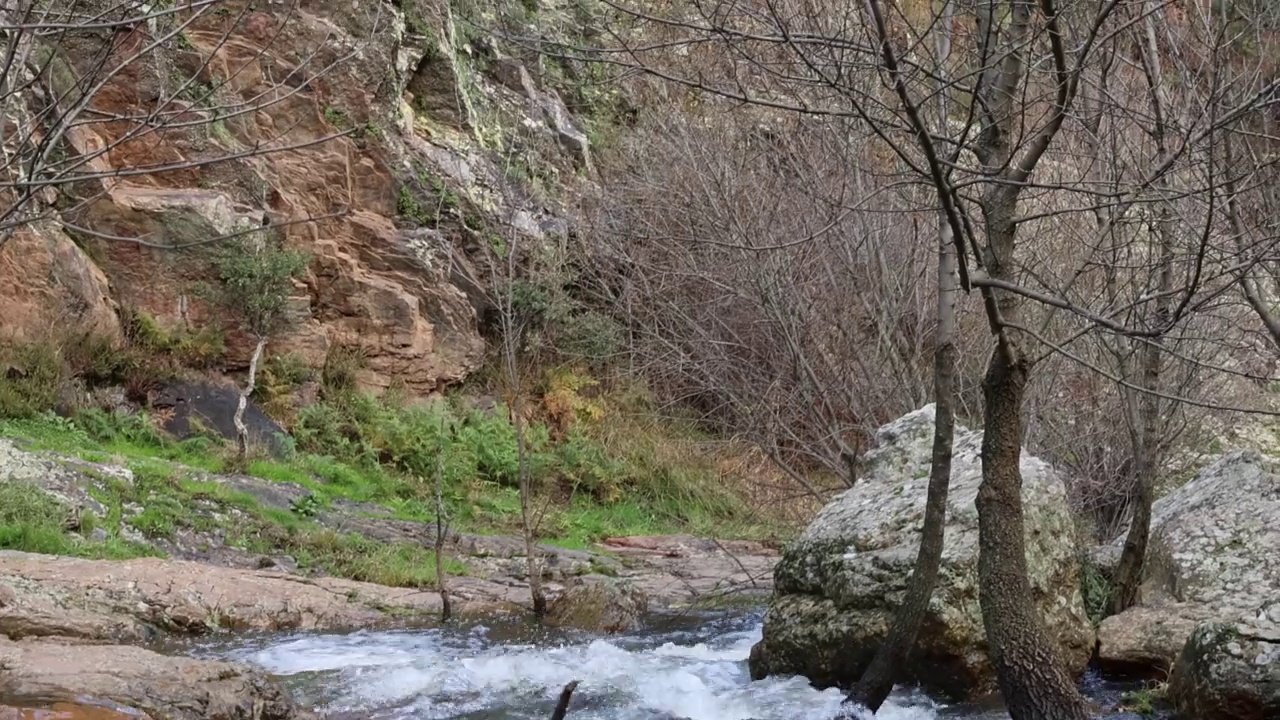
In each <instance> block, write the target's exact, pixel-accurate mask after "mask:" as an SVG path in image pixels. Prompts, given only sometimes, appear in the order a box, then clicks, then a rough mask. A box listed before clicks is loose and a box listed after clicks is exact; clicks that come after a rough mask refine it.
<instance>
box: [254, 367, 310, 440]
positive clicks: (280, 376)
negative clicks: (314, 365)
mask: <svg viewBox="0 0 1280 720" xmlns="http://www.w3.org/2000/svg"><path fill="white" fill-rule="evenodd" d="M311 377H312V374H311V368H310V367H308V366H307V363H306V361H305V360H303V359H302V358H301V357H298V356H297V355H291V354H286V355H270V356H268V357H267V359H266V361H265V362H263V363H262V367H261V368H260V369H259V371H258V382H257V384H256V385H255V386H254V388H253V401H254V402H255V403H257V404H258V407H260V408H262V411H263V412H265V413H266V414H267V415H269V416H270V417H271V418H272V419H274V420H276V421H277V422H281V423H282V424H283V425H284V426H285V427H289V426H290V425H291V424H292V423H293V420H294V416H295V408H294V405H293V400H292V394H293V393H294V391H296V390H297V389H298V388H299V387H300V386H301V385H302V384H303V383H305V382H308V381H309V380H311Z"/></svg>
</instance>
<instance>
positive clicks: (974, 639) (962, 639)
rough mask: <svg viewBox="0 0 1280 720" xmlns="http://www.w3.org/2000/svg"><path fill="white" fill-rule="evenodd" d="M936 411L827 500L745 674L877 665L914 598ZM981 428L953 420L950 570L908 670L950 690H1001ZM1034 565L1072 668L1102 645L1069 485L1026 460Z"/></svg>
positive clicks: (835, 677) (889, 440)
mask: <svg viewBox="0 0 1280 720" xmlns="http://www.w3.org/2000/svg"><path fill="white" fill-rule="evenodd" d="M933 418H934V409H933V406H932V405H929V406H926V407H924V408H922V409H920V410H917V411H915V412H913V413H911V414H909V415H906V416H904V417H902V418H900V419H899V420H896V421H894V422H892V423H890V424H888V425H885V426H884V427H882V428H880V430H879V431H878V432H877V449H875V450H874V451H872V452H870V453H868V454H867V457H866V465H867V469H866V472H865V473H864V476H863V477H861V478H859V480H858V483H857V485H856V486H855V487H853V488H852V489H850V490H847V491H845V492H844V493H842V494H841V495H839V496H837V497H836V498H835V499H834V500H832V501H831V502H830V503H829V504H828V505H827V506H826V507H825V508H823V509H822V511H821V512H820V513H819V514H818V516H817V517H816V518H815V519H814V520H813V522H812V523H811V524H810V525H809V527H808V528H807V529H806V530H805V532H804V533H803V534H802V535H801V536H800V538H798V539H797V540H796V541H795V542H794V543H792V544H791V545H790V546H789V547H788V548H787V549H786V551H785V552H784V553H783V556H782V560H781V561H780V562H779V563H778V566H777V568H776V569H775V571H774V594H773V597H772V599H771V601H770V605H769V610H768V612H767V613H766V615H765V621H764V637H763V639H762V640H761V641H760V643H759V644H757V645H756V647H755V648H753V649H752V653H751V658H750V668H751V674H752V677H754V678H757V679H758V678H762V677H765V676H768V675H790V674H798V675H804V676H806V677H808V678H809V680H810V681H811V682H813V683H814V684H815V685H818V686H820V687H829V686H849V685H851V684H853V683H854V682H856V681H857V680H858V678H859V676H860V675H861V673H862V671H863V669H864V668H865V667H866V666H867V664H868V663H870V661H871V658H872V656H873V655H874V654H875V651H876V648H877V647H878V646H879V644H880V642H881V641H882V640H883V638H884V637H885V635H886V634H887V633H888V628H889V624H890V623H891V622H892V620H893V615H894V613H895V611H896V609H897V607H898V605H899V603H900V602H901V601H902V598H903V596H904V594H905V592H906V587H907V581H908V578H909V577H910V575H911V571H912V566H913V564H914V561H915V556H916V551H917V548H918V547H919V543H920V529H921V525H922V523H923V519H924V505H925V496H926V485H927V483H928V476H929V467H930V455H931V447H932V438H933ZM981 443H982V435H981V433H979V432H973V431H969V430H966V429H965V428H962V427H957V428H956V434H955V452H954V457H953V460H952V474H951V490H950V495H949V499H948V507H947V527H946V541H945V544H944V548H943V559H942V569H941V572H940V575H939V578H938V585H937V588H936V589H935V591H934V594H933V598H932V601H931V602H930V606H929V611H928V614H927V615H926V617H925V619H924V624H923V626H922V627H921V629H920V634H919V637H918V640H917V643H916V646H915V649H914V651H913V652H912V654H911V657H910V660H909V662H908V666H907V668H906V672H907V674H908V676H909V678H910V679H914V680H916V681H918V682H920V683H922V684H923V685H925V686H927V687H931V688H933V689H935V690H939V691H942V692H944V693H946V694H948V695H950V696H952V697H958V698H963V697H969V696H972V695H974V694H978V693H982V692H986V691H988V690H991V689H994V675H993V670H992V668H991V665H990V661H989V660H988V658H987V646H986V641H985V639H984V638H985V633H984V631H983V626H982V615H981V610H980V608H979V605H978V572H977V560H978V514H977V509H976V507H975V505H974V500H975V498H976V496H977V492H978V486H979V485H980V483H981V480H982V463H981V460H980V456H979V453H980V449H981ZM1022 475H1023V490H1022V500H1023V509H1024V514H1025V522H1026V550H1027V565H1028V568H1029V571H1030V573H1029V574H1030V581H1031V586H1032V590H1033V594H1034V597H1035V598H1036V602H1037V609H1038V610H1039V611H1040V614H1041V616H1042V617H1043V619H1044V623H1045V625H1046V628H1047V629H1048V631H1049V636H1050V637H1051V638H1053V639H1054V640H1055V641H1056V642H1057V643H1058V644H1059V646H1060V648H1061V653H1062V656H1063V658H1064V660H1065V661H1066V662H1067V663H1068V664H1069V666H1070V667H1071V669H1072V670H1073V671H1080V670H1083V668H1084V667H1085V665H1086V664H1087V663H1088V661H1089V657H1090V655H1091V653H1092V650H1093V646H1094V636H1093V629H1092V626H1091V624H1090V622H1089V618H1088V615H1087V613H1086V611H1085V608H1084V603H1083V601H1082V598H1081V595H1080V583H1079V566H1078V563H1077V558H1076V554H1075V548H1074V542H1073V539H1072V538H1073V523H1072V520H1071V517H1070V514H1069V511H1068V507H1067V500H1066V491H1065V488H1064V486H1063V482H1062V479H1061V478H1060V477H1059V475H1058V473H1057V472H1055V471H1054V469H1053V468H1052V467H1050V466H1049V465H1048V464H1047V463H1045V462H1043V461H1041V460H1039V459H1037V458H1035V457H1032V456H1030V455H1028V454H1026V453H1025V452H1024V453H1023V456H1022Z"/></svg>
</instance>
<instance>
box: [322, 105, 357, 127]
mask: <svg viewBox="0 0 1280 720" xmlns="http://www.w3.org/2000/svg"><path fill="white" fill-rule="evenodd" d="M323 115H324V119H325V122H327V123H329V124H330V125H332V126H334V127H336V128H338V129H339V130H345V129H347V127H349V126H350V125H351V118H350V117H348V116H347V113H346V112H344V111H343V110H340V109H339V108H336V107H333V106H332V105H326V106H325V108H324V112H323Z"/></svg>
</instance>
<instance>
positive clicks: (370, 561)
mask: <svg viewBox="0 0 1280 720" xmlns="http://www.w3.org/2000/svg"><path fill="white" fill-rule="evenodd" d="M292 549H293V551H294V557H296V558H297V559H298V564H299V565H301V566H303V567H315V568H320V569H323V570H324V571H325V572H327V573H330V574H332V575H337V576H338V577H345V578H350V579H352V580H360V581H363V582H371V583H377V584H379V585H390V586H392V587H416V588H426V587H434V586H435V582H436V560H435V553H434V552H432V551H430V550H427V549H425V548H423V547H421V546H419V545H409V544H407V543H393V544H388V543H380V542H376V541H373V540H369V539H367V538H364V537H362V536H360V535H353V534H344V533H337V532H333V531H330V530H319V531H315V532H312V533H308V534H306V535H304V536H302V537H299V538H298V539H297V540H296V541H295V543H294V547H293V548H292ZM445 572H447V573H449V574H450V575H465V574H466V573H467V568H466V566H465V565H462V564H461V563H459V562H457V561H456V560H452V559H448V560H446V561H445Z"/></svg>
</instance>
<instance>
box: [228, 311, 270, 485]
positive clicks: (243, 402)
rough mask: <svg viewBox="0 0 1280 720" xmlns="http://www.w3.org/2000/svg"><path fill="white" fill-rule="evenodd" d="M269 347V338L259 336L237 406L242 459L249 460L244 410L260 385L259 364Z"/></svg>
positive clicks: (237, 435) (238, 438)
mask: <svg viewBox="0 0 1280 720" xmlns="http://www.w3.org/2000/svg"><path fill="white" fill-rule="evenodd" d="M266 347H267V336H265V335H259V336H258V344H257V345H256V346H255V347H254V348H253V357H251V358H249V379H248V380H246V381H245V383H244V389H243V390H241V391H240V402H239V404H238V405H236V417H235V426H236V438H237V440H238V442H239V444H240V459H241V460H248V459H249V428H248V427H246V426H245V424H244V410H245V408H246V407H248V405H249V396H250V395H252V394H253V389H254V387H256V386H257V383H258V363H260V362H261V361H262V351H263V350H265V349H266Z"/></svg>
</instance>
